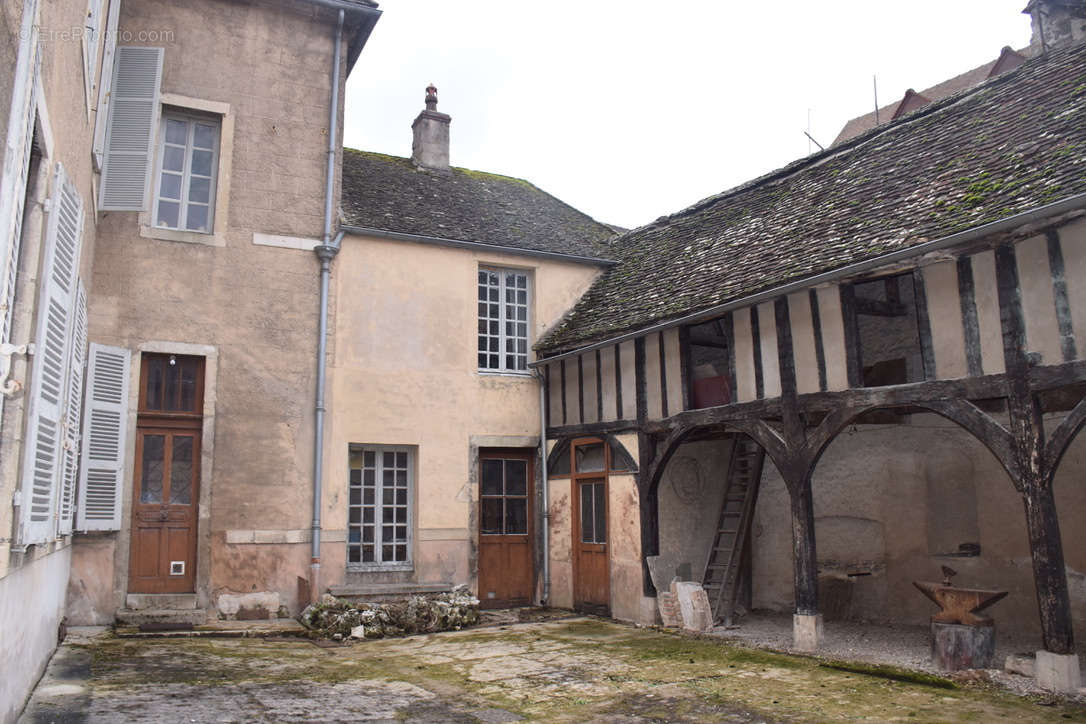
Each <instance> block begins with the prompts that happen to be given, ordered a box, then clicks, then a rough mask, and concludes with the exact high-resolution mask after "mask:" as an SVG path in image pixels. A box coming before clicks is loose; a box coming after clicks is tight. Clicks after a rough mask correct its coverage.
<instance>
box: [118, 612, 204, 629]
mask: <svg viewBox="0 0 1086 724" xmlns="http://www.w3.org/2000/svg"><path fill="white" fill-rule="evenodd" d="M116 619H117V623H118V624H119V625H122V626H136V627H138V626H140V625H142V624H177V625H180V626H200V625H203V624H205V623H207V611H206V610H205V609H202V608H195V609H194V608H180V609H178V608H147V609H139V610H136V609H131V608H122V609H118V611H117V613H116Z"/></svg>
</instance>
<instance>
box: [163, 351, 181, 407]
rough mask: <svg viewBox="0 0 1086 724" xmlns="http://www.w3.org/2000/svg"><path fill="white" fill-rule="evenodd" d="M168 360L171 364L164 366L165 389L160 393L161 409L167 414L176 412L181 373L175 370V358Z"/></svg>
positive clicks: (178, 401)
mask: <svg viewBox="0 0 1086 724" xmlns="http://www.w3.org/2000/svg"><path fill="white" fill-rule="evenodd" d="M170 360H171V361H172V362H173V364H169V363H167V364H166V365H165V367H166V375H165V378H166V389H165V391H164V392H163V393H162V409H164V410H166V411H167V412H176V411H177V409H178V404H179V403H180V399H179V398H180V390H181V379H180V377H181V373H180V370H178V369H177V358H176V357H173V356H171V357H170Z"/></svg>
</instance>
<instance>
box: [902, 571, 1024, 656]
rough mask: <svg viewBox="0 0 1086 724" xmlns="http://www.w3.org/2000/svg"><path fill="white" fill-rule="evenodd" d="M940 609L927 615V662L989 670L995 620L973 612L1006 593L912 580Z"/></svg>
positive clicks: (993, 652)
mask: <svg viewBox="0 0 1086 724" xmlns="http://www.w3.org/2000/svg"><path fill="white" fill-rule="evenodd" d="M913 585H914V586H916V587H917V588H918V589H920V592H921V593H923V594H924V595H925V596H927V597H928V598H930V599H931V600H932V601H934V602H935V603H936V604H938V605H939V608H940V609H941V610H940V611H939V613H937V614H935V615H934V616H932V617H931V662H932V664H934V665H935V667H936V668H938V669H939V670H940V671H960V670H962V669H990V668H992V659H994V658H995V622H994V621H993V620H992V619H990V618H988V617H987V616H981V615H979V614H978V613H977V612H978V611H981V610H983V609H985V608H987V607H988V606H991V605H992V604H993V603H995V602H996V601H998V600H1000V599H1001V598H1003V597H1004V596H1006V595H1007V592H1006V591H985V590H981V589H976V588H957V587H955V586H952V585H951V584H950V580H949V579H947V580H946V581H945V582H943V583H933V582H931V581H913Z"/></svg>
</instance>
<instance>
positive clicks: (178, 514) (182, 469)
mask: <svg viewBox="0 0 1086 724" xmlns="http://www.w3.org/2000/svg"><path fill="white" fill-rule="evenodd" d="M203 388H204V358H203V357H189V356H182V355H168V354H165V355H163V354H145V355H143V360H142V365H141V369H140V391H139V415H138V417H137V423H136V467H135V474H134V475H133V480H134V481H135V482H134V488H133V492H132V549H131V554H130V556H131V557H130V561H129V566H128V569H129V580H128V590H129V592H131V593H192V592H194V591H195V582H196V524H197V519H198V512H199V510H198V508H199V497H200V489H199V488H200V485H199V483H200V443H201V431H202V429H203V407H204V403H203V396H204V395H203V393H204V389H203Z"/></svg>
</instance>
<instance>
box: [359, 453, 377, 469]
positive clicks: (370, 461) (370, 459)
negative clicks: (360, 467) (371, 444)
mask: <svg viewBox="0 0 1086 724" xmlns="http://www.w3.org/2000/svg"><path fill="white" fill-rule="evenodd" d="M362 459H363V461H364V462H365V465H366V467H367V468H372V467H373V466H374V465H376V464H377V453H375V452H373V451H372V450H367V451H366V452H365V453H363V458H362Z"/></svg>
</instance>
